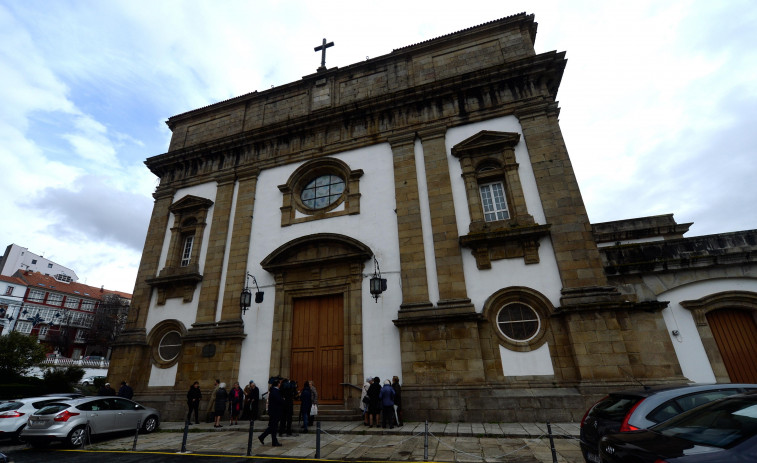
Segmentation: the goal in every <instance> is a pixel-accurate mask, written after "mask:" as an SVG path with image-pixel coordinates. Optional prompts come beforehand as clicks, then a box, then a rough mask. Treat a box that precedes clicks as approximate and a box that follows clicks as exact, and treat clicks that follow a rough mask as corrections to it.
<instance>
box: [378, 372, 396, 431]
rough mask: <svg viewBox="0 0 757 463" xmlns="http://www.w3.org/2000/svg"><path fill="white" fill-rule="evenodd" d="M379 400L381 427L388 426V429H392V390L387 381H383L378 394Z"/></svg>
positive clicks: (390, 383)
mask: <svg viewBox="0 0 757 463" xmlns="http://www.w3.org/2000/svg"><path fill="white" fill-rule="evenodd" d="M379 399H380V400H381V427H382V428H386V425H387V424H389V429H394V388H393V387H392V382H391V381H389V380H388V379H387V380H386V381H384V387H382V388H381V392H379Z"/></svg>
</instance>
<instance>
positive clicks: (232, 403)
mask: <svg viewBox="0 0 757 463" xmlns="http://www.w3.org/2000/svg"><path fill="white" fill-rule="evenodd" d="M242 405H244V392H242V388H240V387H239V383H234V387H233V388H231V390H230V391H229V414H230V415H231V417H230V418H229V426H231V425H235V424H239V414H240V413H242Z"/></svg>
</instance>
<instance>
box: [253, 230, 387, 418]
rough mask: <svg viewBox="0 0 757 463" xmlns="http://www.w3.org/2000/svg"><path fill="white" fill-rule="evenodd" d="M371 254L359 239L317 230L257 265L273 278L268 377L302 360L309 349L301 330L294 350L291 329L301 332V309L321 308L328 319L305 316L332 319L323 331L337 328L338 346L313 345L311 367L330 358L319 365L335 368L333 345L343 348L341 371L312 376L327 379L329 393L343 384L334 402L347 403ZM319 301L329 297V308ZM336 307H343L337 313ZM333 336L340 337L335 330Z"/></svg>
mask: <svg viewBox="0 0 757 463" xmlns="http://www.w3.org/2000/svg"><path fill="white" fill-rule="evenodd" d="M372 255H373V252H372V251H371V250H370V248H369V247H368V246H366V245H364V244H363V243H361V242H360V241H358V240H355V239H353V238H350V237H347V236H344V235H339V234H331V233H320V234H314V235H308V236H303V237H300V238H297V239H295V240H292V241H290V242H288V243H286V244H284V245H282V246H280V247H279V248H278V249H276V250H275V251H273V252H272V253H271V254H269V255H268V256H267V257H266V258H265V259H263V261H262V262H261V266H262V267H263V269H265V270H266V271H268V272H270V273H271V274H273V275H274V278H275V281H276V299H275V302H274V307H275V310H274V318H273V341H272V344H271V363H270V364H271V367H270V374H271V376H273V375H282V376H285V377H290V376H291V374H292V373H293V364H292V362H293V358H294V362H295V363H297V362H301V358H302V357H301V356H302V355H303V352H309V350H308V346H304V347H303V342H302V336H301V335H299V334H298V335H297V336H299V337H298V338H297V339H294V341H296V346H295V349H294V350H293V348H292V347H293V337H294V336H295V333H294V330H295V329H298V331H301V329H300V328H297V326H299V325H298V323H300V324H301V323H302V319H303V317H302V311H303V310H310V309H309V308H310V307H313V308H315V309H314V311H322V312H323V311H324V310H325V311H326V312H327V313H329V314H330V315H329V317H330V318H331V319H332V321H326V320H325V319H321V320H319V318H318V315H317V314H314V313H311V314H310V315H309V316H308V317H305V319H306V320H309V322H308V323H313V324H314V325H313V326H316V324H317V325H318V326H320V325H321V324H325V323H330V324H329V325H328V329H324V331H329V330H330V331H331V332H332V336H331V337H332V339H333V331H334V329H340V330H341V331H342V335H341V337H342V339H341V341H342V343H341V347H340V346H336V347H335V346H334V344H338V340H337V342H331V343H330V345H329V346H328V347H329V349H323V352H327V354H324V355H323V356H320V355H317V354H318V352H319V349H320V348H321V347H323V346H320V345H317V346H312V347H313V349H312V350H313V352H314V353H313V356H312V359H313V360H312V361H313V362H316V366H315V367H314V368H321V365H320V362H321V361H323V362H329V363H328V366H326V365H324V366H323V368H329V369H330V371H333V366H334V364H335V359H334V352H335V349H338V348H341V353H340V354H338V355H340V356H341V364H342V367H341V368H342V372H341V375H339V374H338V373H336V377H334V376H335V375H333V374H329V375H321V374H313V376H315V378H319V377H320V378H321V379H320V381H323V380H324V378H327V380H328V381H329V384H324V385H323V386H324V388H325V389H326V390H329V391H332V390H333V388H334V387H338V388H343V393H342V394H336V395H334V396H333V397H332V403H333V401H342V402H343V404H344V405H345V406H347V405H348V404H352V402H353V401H354V400H351V399H353V398H352V395H353V394H354V392H353V391H352V388H349V387H347V386H346V385H347V384H356V385H359V384H362V383H361V376H362V373H363V344H362V342H363V321H362V301H363V295H362V282H363V269H364V267H365V263H366V261H368V259H370V257H371V256H372ZM319 301H320V302H319ZM322 301H329V302H327V303H326V304H327V305H328V308H327V309H323V307H325V306H323V302H322ZM303 307H305V308H303ZM296 311H297V314H295V312H296ZM335 311H336V312H338V311H341V314H338V313H336V312H335ZM326 312H324V313H326ZM295 315H296V317H297V320H300V321H299V322H298V321H297V320H296V319H295V318H296V317H295ZM340 315H341V316H340ZM335 327H338V328H335ZM336 335H337V336H338V333H337V334H336ZM305 344H307V342H305ZM316 357H317V358H316ZM294 367H295V370H296V372H297V374H304V373H302V372H303V371H308V373H307V374H311V373H317V372H315V371H314V370H307V369H303V368H302V367H301V365H300V364H298V365H296V366H294ZM315 378H306V379H315ZM292 379H296V380H298V381H301V380H302V378H292ZM331 383H334V384H331ZM317 386H318V385H317Z"/></svg>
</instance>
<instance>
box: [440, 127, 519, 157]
mask: <svg viewBox="0 0 757 463" xmlns="http://www.w3.org/2000/svg"><path fill="white" fill-rule="evenodd" d="M519 141H520V134H519V133H517V132H496V131H492V130H482V131H480V132H478V133H477V134H475V135H473V136H472V137H468V138H466V139H465V140H463V141H461V142H460V143H458V144H457V145H455V146H453V147H452V155H453V156H455V157H462V156H471V155H476V154H491V153H493V152H498V151H502V150H503V149H507V148H510V149H512V148H514V147H515V145H517V144H518V142H519Z"/></svg>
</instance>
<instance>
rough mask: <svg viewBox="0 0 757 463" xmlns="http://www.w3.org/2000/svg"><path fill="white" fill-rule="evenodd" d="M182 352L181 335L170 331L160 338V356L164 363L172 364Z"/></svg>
mask: <svg viewBox="0 0 757 463" xmlns="http://www.w3.org/2000/svg"><path fill="white" fill-rule="evenodd" d="M180 352H181V333H179V332H178V331H169V332H168V333H166V334H164V335H163V337H162V338H160V343H159V344H158V355H159V356H160V359H161V360H163V361H164V362H170V361H172V360H174V359H176V357H178V356H179V353H180Z"/></svg>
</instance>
